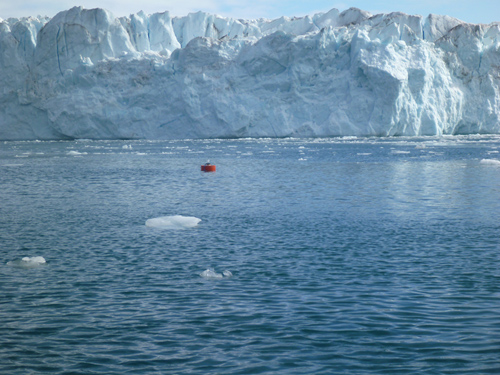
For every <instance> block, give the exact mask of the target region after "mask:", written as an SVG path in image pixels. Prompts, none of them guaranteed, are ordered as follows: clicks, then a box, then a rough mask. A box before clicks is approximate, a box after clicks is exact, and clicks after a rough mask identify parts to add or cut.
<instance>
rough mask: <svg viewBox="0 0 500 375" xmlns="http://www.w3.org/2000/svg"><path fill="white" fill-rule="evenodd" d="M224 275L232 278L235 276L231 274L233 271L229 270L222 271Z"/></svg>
mask: <svg viewBox="0 0 500 375" xmlns="http://www.w3.org/2000/svg"><path fill="white" fill-rule="evenodd" d="M222 274H223V275H224V276H226V277H231V276H233V274H232V273H231V271H228V270H225V271H222Z"/></svg>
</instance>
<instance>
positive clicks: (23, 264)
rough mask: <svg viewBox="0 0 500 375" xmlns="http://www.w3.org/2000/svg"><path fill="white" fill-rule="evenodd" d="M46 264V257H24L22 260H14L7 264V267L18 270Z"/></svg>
mask: <svg viewBox="0 0 500 375" xmlns="http://www.w3.org/2000/svg"><path fill="white" fill-rule="evenodd" d="M45 263H46V261H45V258H44V257H41V256H35V257H24V258H22V259H16V260H12V261H10V262H7V265H8V266H12V267H16V268H36V267H39V266H41V265H42V264H45Z"/></svg>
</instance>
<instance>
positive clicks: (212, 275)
mask: <svg viewBox="0 0 500 375" xmlns="http://www.w3.org/2000/svg"><path fill="white" fill-rule="evenodd" d="M200 276H201V277H203V278H205V279H212V280H217V279H222V278H224V277H231V276H233V274H232V273H231V271H228V270H224V271H222V273H217V272H215V271H214V270H213V269H211V268H207V269H206V270H205V271H203V272H202V273H200Z"/></svg>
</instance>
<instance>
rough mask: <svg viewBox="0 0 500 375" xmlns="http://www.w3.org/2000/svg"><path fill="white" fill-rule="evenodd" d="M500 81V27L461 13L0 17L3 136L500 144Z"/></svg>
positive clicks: (94, 12) (75, 12) (74, 12)
mask: <svg viewBox="0 0 500 375" xmlns="http://www.w3.org/2000/svg"><path fill="white" fill-rule="evenodd" d="M499 83H500V24H499V23H492V24H489V25H483V24H469V23H466V22H463V21H460V20H458V19H455V18H452V17H448V16H438V15H432V14H431V15H429V16H427V17H425V18H424V17H422V16H419V15H407V14H404V13H398V12H395V13H389V14H377V15H372V14H370V13H368V12H366V11H363V10H360V9H356V8H351V9H348V10H346V11H344V12H339V11H338V10H337V9H332V10H330V11H328V12H326V13H319V14H315V15H313V16H306V17H295V18H288V17H282V18H279V19H275V20H268V19H256V20H243V19H231V18H224V17H221V16H217V15H211V14H207V13H203V12H198V13H191V14H189V15H187V16H184V17H172V16H170V14H169V12H164V13H156V14H152V15H147V14H145V13H143V12H139V13H137V14H133V15H130V16H129V17H119V18H117V17H115V16H114V15H113V14H112V13H111V12H109V11H107V10H104V9H84V8H82V7H74V8H71V9H69V10H67V11H63V12H60V13H59V14H57V15H56V16H54V17H53V18H47V17H40V16H38V17H26V18H19V19H14V18H9V19H6V20H2V19H0V140H34V139H40V140H48V139H63V140H64V139H68V140H70V139H81V138H85V139H181V138H232V137H323V136H403V135H404V136H419V135H443V134H472V133H474V134H495V133H500V121H499V116H500V86H499Z"/></svg>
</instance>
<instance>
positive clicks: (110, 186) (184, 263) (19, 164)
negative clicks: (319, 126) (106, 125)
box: [0, 137, 500, 374]
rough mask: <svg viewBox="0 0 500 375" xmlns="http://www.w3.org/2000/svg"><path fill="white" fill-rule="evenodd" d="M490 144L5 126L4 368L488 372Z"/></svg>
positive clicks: (494, 315)
mask: <svg viewBox="0 0 500 375" xmlns="http://www.w3.org/2000/svg"><path fill="white" fill-rule="evenodd" d="M499 151H500V138H499V137H449V138H420V139H409V138H396V139H356V138H353V139H350V138H348V139H316V140H297V139H279V140H270V139H264V140H207V141H171V142H167V141H162V142H147V141H134V142H131V141H109V142H108V141H100V142H97V141H76V142H4V143H0V176H1V178H0V256H1V258H0V291H1V293H0V322H1V324H0V373H2V374H39V373H50V374H125V373H127V374H167V373H168V374H201V373H213V374H276V373H281V374H417V373H419V374H466V373H467V374H498V373H500V359H499V358H500V356H499V353H500V219H499V213H500V162H498V159H500V154H499ZM207 159H210V160H211V161H212V162H213V163H214V164H216V165H217V172H215V173H202V172H200V165H201V164H203V163H205V162H206V160H207ZM173 215H182V216H186V217H193V218H198V219H201V221H200V222H199V223H198V222H194V221H192V220H191V221H190V223H194V225H191V227H189V226H188V227H186V228H171V227H169V228H161V226H160V227H149V226H146V225H145V223H146V221H147V220H148V219H154V218H159V217H164V216H173ZM196 224H197V225H196ZM35 256H41V257H43V258H44V259H45V260H46V263H45V264H43V263H42V264H40V265H39V266H37V267H17V266H13V265H19V264H21V263H22V262H21V260H22V258H24V257H35ZM9 262H10V263H9ZM208 268H212V269H213V270H214V271H215V272H216V273H222V272H223V271H224V270H229V271H230V272H231V273H232V275H233V276H232V277H226V276H224V277H222V278H216V279H207V278H203V277H201V276H200V274H201V273H202V272H203V271H205V270H206V269H208Z"/></svg>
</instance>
